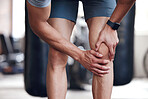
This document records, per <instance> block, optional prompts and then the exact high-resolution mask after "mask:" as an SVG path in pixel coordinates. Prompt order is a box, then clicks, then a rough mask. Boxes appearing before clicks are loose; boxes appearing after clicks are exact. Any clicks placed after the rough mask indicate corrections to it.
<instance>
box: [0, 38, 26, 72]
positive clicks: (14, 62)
mask: <svg viewBox="0 0 148 99" xmlns="http://www.w3.org/2000/svg"><path fill="white" fill-rule="evenodd" d="M0 41H1V49H0V50H1V53H0V71H1V72H2V73H3V74H16V73H22V72H23V71H24V68H23V61H24V54H23V53H22V52H20V51H19V49H18V51H17V52H16V51H15V50H14V46H13V45H12V44H14V42H13V38H11V37H6V36H4V35H0Z"/></svg>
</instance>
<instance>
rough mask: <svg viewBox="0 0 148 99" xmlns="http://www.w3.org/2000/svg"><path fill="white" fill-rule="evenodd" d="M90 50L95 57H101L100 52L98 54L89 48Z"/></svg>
mask: <svg viewBox="0 0 148 99" xmlns="http://www.w3.org/2000/svg"><path fill="white" fill-rule="evenodd" d="M90 52H91V54H93V55H94V56H95V57H99V58H101V57H103V55H102V54H100V53H98V52H96V51H94V50H91V51H90Z"/></svg>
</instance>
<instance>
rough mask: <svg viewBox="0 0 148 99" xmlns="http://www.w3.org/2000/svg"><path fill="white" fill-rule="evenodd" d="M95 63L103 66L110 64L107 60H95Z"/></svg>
mask: <svg viewBox="0 0 148 99" xmlns="http://www.w3.org/2000/svg"><path fill="white" fill-rule="evenodd" d="M95 62H96V63H98V64H101V65H106V64H108V63H109V62H110V61H109V60H106V59H95Z"/></svg>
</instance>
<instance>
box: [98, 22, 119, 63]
mask: <svg viewBox="0 0 148 99" xmlns="http://www.w3.org/2000/svg"><path fill="white" fill-rule="evenodd" d="M101 43H105V44H106V45H107V47H108V48H109V54H110V55H109V56H110V60H112V61H113V60H114V55H115V49H116V46H117V44H118V43H119V39H118V35H117V31H116V30H113V29H112V28H111V27H110V26H108V25H107V24H106V25H105V27H104V29H103V30H102V31H101V32H100V34H99V38H98V41H97V42H96V51H98V50H99V48H100V45H101Z"/></svg>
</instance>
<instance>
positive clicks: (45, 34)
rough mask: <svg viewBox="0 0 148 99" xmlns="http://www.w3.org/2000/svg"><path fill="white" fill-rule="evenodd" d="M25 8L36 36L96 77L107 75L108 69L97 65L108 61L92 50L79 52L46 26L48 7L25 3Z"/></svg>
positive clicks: (51, 28)
mask: <svg viewBox="0 0 148 99" xmlns="http://www.w3.org/2000/svg"><path fill="white" fill-rule="evenodd" d="M27 8H28V15H29V23H30V26H31V28H32V30H33V31H34V33H35V34H36V35H38V36H39V37H40V38H41V39H43V40H44V41H45V42H47V43H48V44H50V45H51V46H52V47H53V48H55V49H56V50H58V51H60V52H62V53H65V54H67V55H69V56H71V57H72V58H74V59H75V60H77V61H79V62H80V63H81V64H82V65H83V66H84V67H85V68H86V69H88V70H89V71H91V72H93V71H96V72H97V73H98V75H99V74H100V73H101V74H106V73H108V70H109V68H108V67H105V66H101V65H99V63H102V64H107V63H108V62H109V61H107V60H102V59H99V58H100V57H102V56H100V54H99V53H98V52H95V51H93V50H89V51H82V50H80V49H79V48H77V47H76V46H75V45H74V44H72V43H70V42H69V41H68V40H66V39H65V38H63V36H62V35H61V34H60V33H59V32H58V31H56V30H55V29H54V28H53V27H52V26H50V24H48V22H47V20H48V18H49V15H50V6H48V7H44V8H38V7H34V6H32V5H30V4H29V3H28V2H27ZM94 68H95V69H94ZM96 68H97V69H99V68H100V71H98V70H96ZM102 70H104V71H102Z"/></svg>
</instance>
